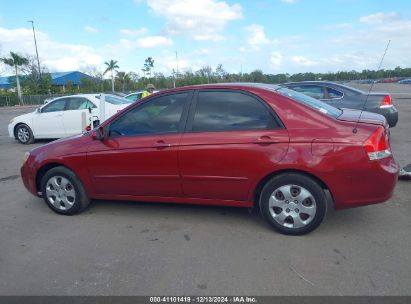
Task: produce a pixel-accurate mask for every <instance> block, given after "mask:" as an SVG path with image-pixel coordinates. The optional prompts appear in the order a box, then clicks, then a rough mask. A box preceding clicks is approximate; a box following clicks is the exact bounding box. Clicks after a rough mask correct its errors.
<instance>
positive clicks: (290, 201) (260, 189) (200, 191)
mask: <svg viewBox="0 0 411 304" xmlns="http://www.w3.org/2000/svg"><path fill="white" fill-rule="evenodd" d="M359 114H360V111H356V110H347V109H344V110H340V109H337V108H334V107H332V106H330V105H328V104H326V103H324V102H322V101H319V100H317V99H314V98H311V97H308V96H306V95H303V94H301V93H298V92H295V91H292V90H290V89H287V88H285V87H279V86H275V85H265V84H264V85H263V84H218V85H204V86H190V87H183V88H177V89H170V90H166V91H162V92H161V93H159V94H155V95H152V96H150V97H148V98H146V99H144V100H143V101H142V102H140V103H135V104H133V105H132V106H130V107H129V108H127V109H125V110H122V111H121V112H119V113H117V114H116V115H114V116H113V117H111V118H110V119H108V120H107V121H105V122H104V123H102V124H101V125H100V126H99V127H98V128H96V129H94V130H92V131H90V132H88V133H85V134H81V135H78V136H76V137H72V138H69V139H62V140H59V141H56V142H51V143H49V144H47V145H45V146H42V147H38V148H36V149H33V150H31V151H30V152H28V153H27V154H26V155H25V156H24V160H23V166H22V168H21V175H22V179H23V182H24V185H25V186H26V188H27V189H28V190H29V191H30V192H31V193H32V194H34V195H39V196H42V197H43V198H44V200H45V202H46V204H47V205H48V206H49V207H50V208H51V209H52V210H53V211H55V212H57V213H59V214H64V215H71V214H75V213H79V212H81V211H82V210H84V209H85V208H86V207H87V206H88V205H89V203H90V200H91V199H107V200H135V201H147V202H164V203H171V202H176V203H182V204H202V205H220V206H236V207H246V208H250V207H253V206H255V207H259V208H260V210H261V213H262V215H263V217H264V218H265V219H266V220H267V221H268V223H270V224H271V225H272V226H273V227H274V228H275V229H277V230H278V231H280V232H282V233H285V234H304V233H308V232H310V231H312V230H313V229H315V228H316V227H318V226H319V225H320V223H321V222H322V220H323V218H324V216H325V213H326V209H327V196H326V191H329V193H330V194H331V197H332V198H333V203H334V206H335V208H337V209H341V208H351V207H358V206H361V205H368V204H375V203H380V202H384V201H386V200H388V199H389V198H390V197H391V195H392V193H393V190H394V186H395V184H396V181H397V176H398V172H399V166H398V164H397V163H396V162H395V160H394V158H393V156H392V154H391V149H390V143H389V132H388V125H387V123H386V120H385V119H384V117H383V116H381V115H379V114H375V113H369V112H364V113H363V115H362V116H361V119H359V122H358V123H357V120H358V117H359ZM354 128H355V129H356V132H355V131H353V129H354Z"/></svg>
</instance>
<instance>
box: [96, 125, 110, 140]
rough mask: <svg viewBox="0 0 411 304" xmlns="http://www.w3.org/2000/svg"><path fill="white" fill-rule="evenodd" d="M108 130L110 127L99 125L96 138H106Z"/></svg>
mask: <svg viewBox="0 0 411 304" xmlns="http://www.w3.org/2000/svg"><path fill="white" fill-rule="evenodd" d="M106 130H108V127H106V128H104V127H102V126H100V127H98V128H97V130H96V139H98V140H101V141H103V140H105V139H106V138H107V135H108V134H106Z"/></svg>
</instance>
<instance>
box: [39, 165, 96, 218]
mask: <svg viewBox="0 0 411 304" xmlns="http://www.w3.org/2000/svg"><path fill="white" fill-rule="evenodd" d="M41 193H42V197H43V199H44V201H45V202H46V204H47V206H49V208H50V209H51V210H53V211H54V212H56V213H58V214H63V215H73V214H77V213H80V212H82V211H83V210H84V209H86V208H87V206H88V205H89V204H90V199H89V198H88V197H87V195H86V191H85V190H84V187H83V185H82V184H81V181H80V179H79V178H78V177H77V176H76V175H75V174H74V172H72V171H71V170H69V169H67V168H65V167H55V168H52V169H50V170H49V171H47V172H46V174H45V175H44V176H43V178H42V179H41Z"/></svg>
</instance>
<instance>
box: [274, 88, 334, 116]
mask: <svg viewBox="0 0 411 304" xmlns="http://www.w3.org/2000/svg"><path fill="white" fill-rule="evenodd" d="M276 92H277V93H279V94H281V95H283V96H286V97H289V98H291V99H293V100H295V101H297V102H299V103H303V104H305V105H307V106H309V107H311V108H313V109H315V110H317V111H320V112H321V113H324V114H326V115H328V116H331V117H334V118H337V117H338V116H340V115H341V114H342V111H341V110H340V109H337V108H334V107H333V106H330V105H329V104H326V103H325V102H322V101H321V100H318V99H315V98H312V97H310V96H307V95H304V94H302V93H299V92H296V91H293V90H290V89H287V88H279V89H277V90H276Z"/></svg>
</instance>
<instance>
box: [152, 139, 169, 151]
mask: <svg viewBox="0 0 411 304" xmlns="http://www.w3.org/2000/svg"><path fill="white" fill-rule="evenodd" d="M153 147H154V148H157V149H161V148H169V147H171V144H167V143H166V142H165V141H164V140H158V141H156V143H155V144H154V145H153Z"/></svg>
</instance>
